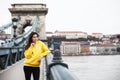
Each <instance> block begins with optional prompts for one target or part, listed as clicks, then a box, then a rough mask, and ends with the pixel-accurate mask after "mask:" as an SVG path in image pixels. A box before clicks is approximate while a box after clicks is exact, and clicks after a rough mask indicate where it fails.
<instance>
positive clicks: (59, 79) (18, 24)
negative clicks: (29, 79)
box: [0, 4, 78, 80]
mask: <svg viewBox="0 0 120 80" xmlns="http://www.w3.org/2000/svg"><path fill="white" fill-rule="evenodd" d="M9 11H10V12H11V15H12V22H11V23H8V24H7V25H4V26H1V27H0V32H2V31H4V30H6V29H7V28H9V27H11V28H12V34H11V36H12V38H11V40H10V42H9V43H8V44H7V45H6V46H3V47H0V80H24V73H23V72H22V68H23V67H22V65H23V60H24V54H23V53H24V46H25V44H26V39H27V37H28V35H29V34H30V33H31V32H32V31H35V32H37V33H39V35H40V37H39V39H40V40H42V41H44V42H45V43H46V45H47V44H48V41H47V39H46V34H45V16H46V14H47V12H48V8H46V4H12V8H9ZM27 27H31V28H30V29H29V30H28V31H27V32H25V28H27ZM40 68H41V74H40V78H41V79H40V80H78V79H77V77H75V76H73V75H72V74H73V73H71V72H70V71H69V69H68V65H67V64H65V63H63V62H62V58H61V55H60V51H59V49H56V50H55V51H54V55H53V54H52V53H51V54H49V55H48V56H46V57H45V58H44V59H42V64H41V67H40Z"/></svg>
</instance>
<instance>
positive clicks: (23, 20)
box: [9, 3, 48, 40]
mask: <svg viewBox="0 0 120 80" xmlns="http://www.w3.org/2000/svg"><path fill="white" fill-rule="evenodd" d="M11 6H12V8H9V11H10V12H11V16H12V19H13V18H16V17H18V18H19V19H20V20H19V21H18V23H17V28H16V34H17V35H21V34H23V33H24V31H25V28H26V27H30V26H31V25H32V24H33V21H34V19H35V18H36V16H38V18H39V21H38V27H37V28H36V32H37V33H38V34H39V35H40V37H39V38H40V39H42V40H45V39H46V31H45V17H46V14H47V12H48V8H46V4H41V3H40V4H11ZM13 32H14V31H13V29H12V34H13Z"/></svg>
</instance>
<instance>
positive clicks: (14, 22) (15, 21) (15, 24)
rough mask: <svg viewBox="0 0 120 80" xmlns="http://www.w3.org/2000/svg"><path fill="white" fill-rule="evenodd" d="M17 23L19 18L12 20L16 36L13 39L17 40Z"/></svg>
mask: <svg viewBox="0 0 120 80" xmlns="http://www.w3.org/2000/svg"><path fill="white" fill-rule="evenodd" d="M17 21H18V19H17V18H13V19H12V24H13V29H14V34H13V37H14V38H16V36H17V35H16V28H17Z"/></svg>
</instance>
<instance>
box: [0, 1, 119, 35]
mask: <svg viewBox="0 0 120 80" xmlns="http://www.w3.org/2000/svg"><path fill="white" fill-rule="evenodd" d="M13 3H45V4H46V5H47V7H48V8H49V10H48V14H47V15H46V31H52V32H54V31H55V30H60V31H82V32H87V33H88V34H91V33H93V32H98V33H103V34H120V0H1V1H0V7H1V11H0V25H3V24H7V23H8V22H10V21H11V14H10V12H9V10H8V8H10V7H11V4H13Z"/></svg>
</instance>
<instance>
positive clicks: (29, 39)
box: [25, 32, 39, 50]
mask: <svg viewBox="0 0 120 80" xmlns="http://www.w3.org/2000/svg"><path fill="white" fill-rule="evenodd" d="M35 34H36V35H37V37H39V35H38V33H37V32H31V33H30V35H29V37H28V40H27V45H26V46H25V50H27V49H28V48H29V47H30V45H31V43H32V37H33V35H35Z"/></svg>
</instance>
